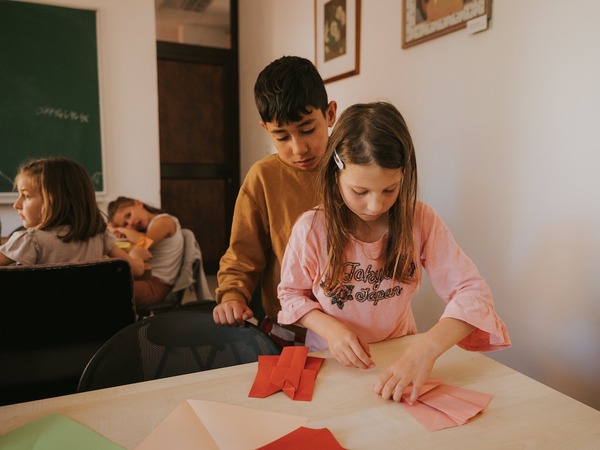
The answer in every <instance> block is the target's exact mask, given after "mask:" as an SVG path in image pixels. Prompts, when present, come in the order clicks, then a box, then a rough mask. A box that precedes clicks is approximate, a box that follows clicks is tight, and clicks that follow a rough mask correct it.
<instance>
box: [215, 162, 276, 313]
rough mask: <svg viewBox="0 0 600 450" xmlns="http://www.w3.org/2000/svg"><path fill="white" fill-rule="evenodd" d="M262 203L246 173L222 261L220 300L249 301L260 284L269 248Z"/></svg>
mask: <svg viewBox="0 0 600 450" xmlns="http://www.w3.org/2000/svg"><path fill="white" fill-rule="evenodd" d="M249 176H250V174H249ZM261 203H262V204H264V202H260V201H257V197H256V186H252V185H251V183H250V182H249V179H248V177H247V178H246V180H245V181H244V183H243V184H242V187H241V188H240V192H239V194H238V197H237V199H236V202H235V207H234V211H233V221H232V225H231V237H230V241H229V247H228V249H227V250H226V252H225V254H224V255H223V256H222V257H221V261H220V263H219V272H218V274H217V279H218V286H219V287H218V288H217V290H216V301H217V303H221V302H223V301H229V300H243V301H245V302H246V303H249V302H250V298H251V297H252V293H253V292H254V290H255V289H256V287H257V286H258V282H259V276H260V273H261V272H262V271H263V270H264V268H265V265H266V249H268V248H270V238H269V231H268V230H269V227H268V219H267V217H265V214H266V212H265V211H264V208H263V207H261Z"/></svg>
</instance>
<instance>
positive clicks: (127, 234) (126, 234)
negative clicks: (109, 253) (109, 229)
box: [114, 227, 144, 244]
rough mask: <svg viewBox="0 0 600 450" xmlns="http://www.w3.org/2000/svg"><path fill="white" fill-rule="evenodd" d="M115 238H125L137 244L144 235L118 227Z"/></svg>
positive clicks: (131, 229) (130, 229)
mask: <svg viewBox="0 0 600 450" xmlns="http://www.w3.org/2000/svg"><path fill="white" fill-rule="evenodd" d="M114 230H115V231H114V233H115V236H117V237H119V238H125V239H127V240H128V241H129V242H131V243H133V244H135V243H136V242H137V241H139V239H140V238H141V237H142V235H143V234H144V233H141V232H139V231H137V230H134V229H133V228H128V227H117V228H115V229H114Z"/></svg>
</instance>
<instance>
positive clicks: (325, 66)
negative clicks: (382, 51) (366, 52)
mask: <svg viewBox="0 0 600 450" xmlns="http://www.w3.org/2000/svg"><path fill="white" fill-rule="evenodd" d="M315 66H316V67H317V70H318V71H319V73H320V74H321V77H322V78H323V81H324V82H325V83H330V82H332V81H337V80H340V79H342V78H346V77H350V76H352V75H357V74H358V73H359V71H360V0H315Z"/></svg>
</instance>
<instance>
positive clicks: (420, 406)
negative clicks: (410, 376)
mask: <svg viewBox="0 0 600 450" xmlns="http://www.w3.org/2000/svg"><path fill="white" fill-rule="evenodd" d="M411 390H412V389H411V387H408V388H407V389H405V390H404V392H403V394H402V399H403V400H404V401H403V402H402V403H401V404H402V406H403V407H404V409H405V410H406V411H408V412H409V413H410V414H411V415H412V416H413V417H414V418H415V419H416V420H418V421H419V422H420V423H421V424H422V425H423V426H425V428H427V429H428V430H429V431H437V430H441V429H444V428H450V427H455V426H457V425H464V424H465V423H467V422H468V421H469V420H471V419H472V418H473V417H475V416H476V415H477V414H479V413H480V412H481V411H483V410H484V409H485V408H486V406H487V405H488V404H489V402H490V400H491V398H492V396H491V395H489V394H484V393H483V392H477V391H472V390H470V389H464V388H459V387H454V386H449V385H447V384H442V382H441V381H439V380H428V381H427V383H425V385H424V386H423V388H422V389H421V395H419V398H418V400H417V402H416V403H415V404H413V405H410V404H408V403H407V400H408V399H409V398H410V392H411Z"/></svg>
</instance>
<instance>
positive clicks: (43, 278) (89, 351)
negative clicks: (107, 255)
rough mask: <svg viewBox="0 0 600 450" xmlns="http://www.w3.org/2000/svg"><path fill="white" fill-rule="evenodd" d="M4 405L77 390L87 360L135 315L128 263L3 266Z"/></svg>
mask: <svg viewBox="0 0 600 450" xmlns="http://www.w3.org/2000/svg"><path fill="white" fill-rule="evenodd" d="M0 292H1V294H0V295H1V296H2V314H0V367H1V368H2V370H0V404H9V403H16V402H21V401H28V400H34V399H38V398H45V397H52V396H56V395H63V394H70V393H75V392H76V390H77V383H78V381H79V377H80V375H81V372H82V371H83V369H84V368H85V365H86V364H87V362H88V361H89V359H90V358H91V357H92V356H93V355H94V353H95V352H96V351H97V350H98V349H99V348H100V346H101V345H102V344H103V343H104V342H105V341H106V340H107V339H108V338H110V337H111V336H112V335H114V334H115V333H116V332H117V331H119V330H120V329H122V328H124V327H125V326H127V325H129V324H131V323H133V322H134V321H135V313H134V308H133V278H132V273H131V268H130V266H129V264H128V263H127V261H124V260H121V259H103V260H98V261H92V262H85V263H63V264H44V265H38V266H6V267H0Z"/></svg>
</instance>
